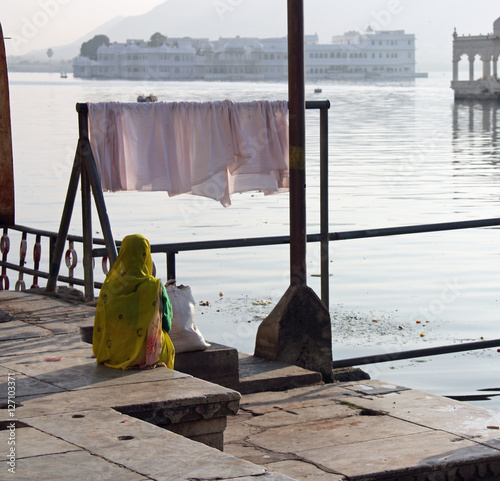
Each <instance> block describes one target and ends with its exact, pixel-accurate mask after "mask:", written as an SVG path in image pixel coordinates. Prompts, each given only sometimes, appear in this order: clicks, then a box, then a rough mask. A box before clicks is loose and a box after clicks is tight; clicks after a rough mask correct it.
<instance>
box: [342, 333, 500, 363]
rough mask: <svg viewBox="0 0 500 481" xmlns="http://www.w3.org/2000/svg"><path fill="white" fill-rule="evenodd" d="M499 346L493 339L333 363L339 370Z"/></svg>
mask: <svg viewBox="0 0 500 481" xmlns="http://www.w3.org/2000/svg"><path fill="white" fill-rule="evenodd" d="M497 346H500V339H493V340H491V341H477V342H465V343H463V344H452V345H448V346H438V347H428V348H426V349H414V350H411V351H401V352H389V353H385V354H374V355H372V356H362V357H353V358H351V359H341V360H339V361H333V368H334V369H338V368H341V367H351V366H361V365H363V364H375V363H378V362H389V361H400V360H402V359H413V358H416V357H427V356H435V355H437V354H450V353H453V352H462V351H473V350H475V349H486V348H489V347H497Z"/></svg>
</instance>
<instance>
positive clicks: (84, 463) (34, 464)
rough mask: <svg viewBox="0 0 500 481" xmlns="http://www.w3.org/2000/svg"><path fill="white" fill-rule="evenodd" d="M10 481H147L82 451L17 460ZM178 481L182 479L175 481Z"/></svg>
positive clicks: (132, 472)
mask: <svg viewBox="0 0 500 481" xmlns="http://www.w3.org/2000/svg"><path fill="white" fill-rule="evenodd" d="M12 479H15V480H16V481H33V480H35V479H36V480H37V481H68V480H71V481H89V480H90V479H99V480H108V481H114V480H120V481H147V480H150V479H151V478H147V477H146V476H142V475H140V474H138V473H136V472H134V471H131V470H130V469H127V468H125V467H122V466H118V465H117V464H115V463H110V462H109V461H106V460H105V459H102V458H100V457H98V456H92V455H91V454H90V453H88V452H86V451H76V452H69V453H63V454H52V455H48V456H34V457H31V458H23V459H19V460H17V462H16V472H15V475H14V476H13V478H12ZM179 479H182V478H179Z"/></svg>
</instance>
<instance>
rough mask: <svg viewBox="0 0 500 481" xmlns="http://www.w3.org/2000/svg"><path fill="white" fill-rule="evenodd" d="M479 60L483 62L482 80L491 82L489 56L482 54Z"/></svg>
mask: <svg viewBox="0 0 500 481" xmlns="http://www.w3.org/2000/svg"><path fill="white" fill-rule="evenodd" d="M481 60H482V61H483V79H484V80H491V65H490V63H491V62H490V61H491V55H490V54H486V53H483V54H481Z"/></svg>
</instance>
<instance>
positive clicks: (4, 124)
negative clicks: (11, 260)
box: [0, 24, 15, 225]
mask: <svg viewBox="0 0 500 481" xmlns="http://www.w3.org/2000/svg"><path fill="white" fill-rule="evenodd" d="M14 223H15V220H14V165H13V160H12V130H11V125H10V103H9V79H8V76H7V57H6V55H5V44H4V39H3V31H2V25H1V24H0V224H4V225H13V224H14Z"/></svg>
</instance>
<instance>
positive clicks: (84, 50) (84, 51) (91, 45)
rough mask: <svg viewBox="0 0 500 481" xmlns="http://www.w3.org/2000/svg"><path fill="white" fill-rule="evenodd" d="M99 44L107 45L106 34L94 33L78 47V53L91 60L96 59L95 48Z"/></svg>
mask: <svg viewBox="0 0 500 481" xmlns="http://www.w3.org/2000/svg"><path fill="white" fill-rule="evenodd" d="M101 45H106V46H108V45H109V38H108V37H107V36H106V35H96V36H95V37H94V38H91V39H90V40H88V41H87V42H83V43H82V46H81V47H80V55H81V56H82V57H87V58H89V59H91V60H97V49H98V48H99V47H100V46H101Z"/></svg>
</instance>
